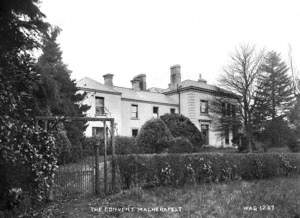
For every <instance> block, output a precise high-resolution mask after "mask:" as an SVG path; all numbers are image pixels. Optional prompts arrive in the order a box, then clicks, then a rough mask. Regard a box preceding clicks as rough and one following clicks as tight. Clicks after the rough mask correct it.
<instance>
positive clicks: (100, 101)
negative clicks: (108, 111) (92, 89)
mask: <svg viewBox="0 0 300 218" xmlns="http://www.w3.org/2000/svg"><path fill="white" fill-rule="evenodd" d="M95 104H96V106H95V108H96V116H99V115H104V98H103V97H96V99H95Z"/></svg>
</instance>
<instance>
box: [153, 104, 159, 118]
mask: <svg viewBox="0 0 300 218" xmlns="http://www.w3.org/2000/svg"><path fill="white" fill-rule="evenodd" d="M158 116H159V115H158V107H153V117H154V118H158Z"/></svg>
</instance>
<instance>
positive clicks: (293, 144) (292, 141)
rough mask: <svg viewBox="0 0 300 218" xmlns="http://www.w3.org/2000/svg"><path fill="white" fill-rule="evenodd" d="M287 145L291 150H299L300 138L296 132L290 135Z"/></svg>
mask: <svg viewBox="0 0 300 218" xmlns="http://www.w3.org/2000/svg"><path fill="white" fill-rule="evenodd" d="M287 145H288V147H289V149H290V150H291V151H292V152H300V138H297V136H296V134H291V135H290V138H289V139H288V141H287Z"/></svg>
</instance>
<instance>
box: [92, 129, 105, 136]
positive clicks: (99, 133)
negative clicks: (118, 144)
mask: <svg viewBox="0 0 300 218" xmlns="http://www.w3.org/2000/svg"><path fill="white" fill-rule="evenodd" d="M92 136H93V137H95V136H96V137H103V127H92Z"/></svg>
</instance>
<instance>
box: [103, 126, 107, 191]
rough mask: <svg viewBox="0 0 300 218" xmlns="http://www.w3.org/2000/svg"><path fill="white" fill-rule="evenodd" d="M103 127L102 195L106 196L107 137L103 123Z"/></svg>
mask: <svg viewBox="0 0 300 218" xmlns="http://www.w3.org/2000/svg"><path fill="white" fill-rule="evenodd" d="M103 127H104V131H103V133H104V193H105V194H107V135H106V122H105V121H104V122H103Z"/></svg>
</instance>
